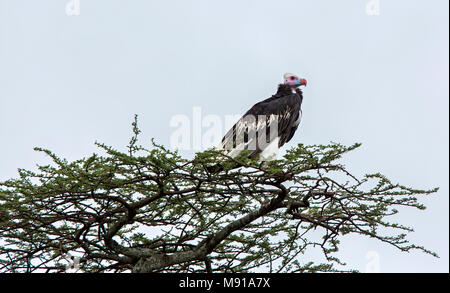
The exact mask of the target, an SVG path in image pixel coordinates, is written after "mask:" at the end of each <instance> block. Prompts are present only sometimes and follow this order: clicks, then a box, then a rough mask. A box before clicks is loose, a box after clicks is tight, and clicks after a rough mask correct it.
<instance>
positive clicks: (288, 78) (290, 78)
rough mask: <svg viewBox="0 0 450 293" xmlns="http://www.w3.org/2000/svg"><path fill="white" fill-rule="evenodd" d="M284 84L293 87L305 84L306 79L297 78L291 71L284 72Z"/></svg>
mask: <svg viewBox="0 0 450 293" xmlns="http://www.w3.org/2000/svg"><path fill="white" fill-rule="evenodd" d="M284 84H287V85H290V86H291V87H293V88H296V87H299V86H301V85H304V86H306V79H304V78H299V77H298V76H297V75H295V74H293V73H286V74H285V75H284Z"/></svg>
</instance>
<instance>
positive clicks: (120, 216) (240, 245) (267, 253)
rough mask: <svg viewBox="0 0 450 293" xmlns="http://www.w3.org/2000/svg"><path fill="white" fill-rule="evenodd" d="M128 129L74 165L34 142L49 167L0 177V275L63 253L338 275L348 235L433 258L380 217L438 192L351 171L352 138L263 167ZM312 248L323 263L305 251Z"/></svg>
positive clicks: (103, 260)
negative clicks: (189, 151)
mask: <svg viewBox="0 0 450 293" xmlns="http://www.w3.org/2000/svg"><path fill="white" fill-rule="evenodd" d="M133 131H134V136H133V137H132V139H131V141H130V143H129V145H128V151H127V152H120V151H118V150H116V149H114V148H112V147H110V146H107V145H105V144H101V143H97V145H98V146H99V147H100V148H101V149H102V150H103V152H104V154H103V155H99V154H93V155H92V156H89V157H87V158H83V159H80V160H77V161H73V162H68V161H67V160H65V159H62V158H60V157H58V156H57V155H56V154H54V153H53V152H51V151H49V150H47V149H42V148H36V150H37V151H40V152H44V153H45V154H47V155H48V156H49V157H50V158H51V159H52V161H53V163H52V164H50V165H44V166H38V168H37V171H36V172H32V171H27V170H23V169H19V178H17V179H10V180H7V181H5V182H0V272H34V271H37V272H60V271H64V264H65V256H67V255H72V256H76V257H79V261H80V269H81V270H82V271H84V272H104V271H114V272H123V271H134V272H202V271H203V272H205V271H206V272H252V271H255V270H258V271H267V272H316V271H336V270H337V269H336V264H343V263H342V262H341V261H340V260H339V259H338V258H337V257H336V254H335V252H337V251H338V247H339V239H341V238H342V237H344V235H346V234H359V235H363V236H367V237H371V238H375V239H377V240H379V241H381V242H385V243H388V244H390V245H392V246H394V247H396V248H398V249H400V250H401V251H410V250H413V249H417V250H421V251H423V252H425V253H428V254H431V255H434V256H436V255H435V254H434V253H433V252H431V251H428V250H427V249H425V248H423V247H420V246H416V245H414V244H411V243H410V242H409V241H408V240H407V239H406V233H407V232H411V231H412V228H410V227H407V226H403V225H401V224H399V223H391V222H389V221H388V218H389V217H390V216H392V215H395V214H397V213H398V209H399V208H401V207H412V208H417V209H424V208H425V207H424V206H423V205H422V204H420V203H419V202H418V200H417V196H423V195H427V194H430V193H433V192H435V191H436V190H437V189H432V190H417V189H412V188H408V187H406V186H402V185H400V184H394V183H392V182H391V181H390V180H389V179H387V178H386V177H385V176H383V175H381V174H379V173H377V174H368V175H366V176H364V177H362V178H356V177H355V176H354V175H352V174H351V173H350V172H349V171H347V170H346V168H345V166H344V165H342V164H340V163H339V162H338V161H340V159H341V157H342V155H344V154H345V153H347V152H350V151H352V150H354V149H356V148H357V147H359V146H360V144H355V145H352V146H343V145H341V144H338V143H331V144H329V145H311V146H306V145H302V144H299V145H298V146H296V147H294V148H292V149H290V150H288V151H287V154H286V155H285V156H284V157H283V158H282V159H280V160H276V161H271V162H268V163H261V162H258V161H257V160H254V159H248V158H245V156H244V155H242V156H240V157H238V158H235V159H232V158H226V160H224V156H225V155H224V154H222V153H221V152H218V151H213V150H208V151H204V152H201V153H198V154H197V155H196V157H195V158H194V159H185V158H183V157H181V156H180V155H179V154H178V153H177V152H176V151H171V150H168V149H167V148H165V147H164V146H162V145H158V144H156V143H155V142H153V143H152V148H150V149H146V148H144V147H143V146H140V145H138V144H137V143H138V135H139V132H140V131H139V129H138V127H137V123H136V120H135V122H134V123H133ZM217 161H220V162H223V163H222V164H223V167H224V168H223V170H221V171H220V172H209V171H208V168H207V167H208V166H211V165H213V164H214V163H215V162H217ZM236 163H238V164H240V165H242V166H243V167H241V168H235V167H234V166H236ZM312 247H316V248H317V247H318V248H320V249H321V251H322V252H323V255H324V256H325V259H324V260H325V261H324V263H314V262H311V261H308V260H307V259H304V257H302V255H303V254H304V253H305V252H306V251H307V250H308V249H309V248H312ZM339 267H340V266H339Z"/></svg>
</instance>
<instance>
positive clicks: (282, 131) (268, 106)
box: [222, 84, 303, 157]
mask: <svg viewBox="0 0 450 293" xmlns="http://www.w3.org/2000/svg"><path fill="white" fill-rule="evenodd" d="M302 101H303V94H302V91H301V90H300V89H299V88H298V87H292V86H290V85H287V84H280V85H279V86H278V90H277V92H276V94H274V95H273V96H272V97H270V98H268V99H266V100H264V101H261V102H259V103H257V104H255V105H254V106H253V107H252V108H251V109H250V110H248V111H247V112H246V113H245V114H244V116H243V117H242V118H241V119H239V121H238V122H237V123H236V124H235V125H234V126H233V127H232V128H231V129H230V130H229V131H228V132H227V133H226V134H225V136H224V137H223V139H222V149H224V150H225V152H226V153H227V154H229V155H230V156H232V157H235V156H237V155H238V154H239V153H240V151H241V150H242V149H247V150H249V151H250V153H249V155H250V156H254V155H257V154H260V153H261V152H263V151H264V150H265V147H267V146H268V145H269V144H270V143H271V142H273V141H274V140H275V139H277V140H278V146H277V148H279V147H281V146H283V145H284V144H285V143H287V142H288V141H290V140H291V139H292V137H293V135H294V133H295V131H296V130H297V128H298V125H299V123H300V119H301V115H302V111H301V105H302ZM273 127H277V133H276V136H273V137H270V130H271V128H273ZM273 130H274V129H272V131H273ZM264 132H265V135H264ZM264 138H265V139H266V141H265V142H266V143H264V142H261V139H262V140H264Z"/></svg>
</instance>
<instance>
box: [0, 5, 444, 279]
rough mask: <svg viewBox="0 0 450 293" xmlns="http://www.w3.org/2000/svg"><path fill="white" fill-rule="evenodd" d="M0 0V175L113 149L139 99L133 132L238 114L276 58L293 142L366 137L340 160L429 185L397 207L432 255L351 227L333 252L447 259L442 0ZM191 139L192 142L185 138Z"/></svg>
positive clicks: (419, 265) (264, 84)
mask: <svg viewBox="0 0 450 293" xmlns="http://www.w3.org/2000/svg"><path fill="white" fill-rule="evenodd" d="M68 2H69V0H67V1H66V0H39V1H32V0H28V1H26V0H0V50H1V51H0V139H1V143H0V180H6V179H8V178H11V177H15V176H17V168H19V167H20V168H26V169H33V168H34V166H35V164H36V163H40V164H45V163H47V162H48V159H47V158H45V157H44V156H43V155H42V154H40V153H36V152H34V151H33V147H35V146H40V147H45V148H49V149H51V150H52V151H54V152H55V153H57V154H59V155H61V156H63V157H66V158H68V159H70V160H74V159H78V158H81V157H84V156H87V155H90V154H91V153H92V152H96V151H97V149H96V147H95V146H94V142H95V141H96V140H97V141H100V142H104V143H106V144H109V145H112V146H114V147H116V148H120V149H124V148H125V145H126V144H127V143H128V141H129V138H130V136H131V126H130V124H131V122H132V119H133V115H134V114H139V117H140V118H139V120H140V127H141V130H142V131H143V134H142V139H143V140H142V141H141V143H142V144H148V145H149V144H150V138H152V137H154V138H155V139H156V141H157V142H159V143H162V144H166V145H167V144H168V143H169V140H170V135H171V133H172V132H173V131H174V129H173V128H171V127H170V124H169V123H170V119H171V118H172V117H173V116H174V115H180V114H181V115H187V116H189V117H191V116H192V111H193V107H201V111H202V114H203V115H209V114H214V115H220V116H223V115H230V114H242V113H244V112H245V111H246V110H247V109H248V108H249V107H251V106H252V105H253V104H255V103H256V102H258V101H260V100H262V99H265V98H267V97H269V96H270V95H272V94H273V93H274V92H275V90H276V86H277V84H278V83H279V82H281V80H282V75H283V74H284V73H285V72H294V73H297V74H298V75H300V76H301V77H304V78H306V79H307V80H308V87H306V89H305V90H304V103H303V119H302V123H301V126H300V129H299V131H298V132H297V133H296V134H295V136H294V138H293V139H292V141H291V142H290V143H289V144H288V145H286V146H285V148H289V147H290V146H292V145H295V144H297V143H306V144H319V143H328V142H330V141H334V142H340V143H344V144H352V143H354V142H361V143H363V146H362V147H361V148H360V149H359V150H357V151H355V152H353V153H350V154H348V155H347V156H346V157H345V158H344V160H343V162H344V163H346V165H347V166H348V167H349V169H350V170H352V171H354V173H356V174H363V173H370V172H378V171H379V172H381V173H383V174H385V175H387V176H388V177H389V178H391V179H392V180H393V181H394V182H400V183H402V184H404V185H410V186H413V187H416V188H423V189H427V188H432V187H436V186H438V187H440V188H441V189H440V191H439V192H438V193H437V194H435V195H433V196H429V197H427V198H426V199H425V200H423V201H422V202H423V203H424V204H425V205H427V207H428V209H427V210H425V211H418V210H406V211H402V213H400V214H399V215H398V217H397V219H398V221H399V222H401V223H402V224H405V225H408V226H412V227H414V228H415V232H414V233H411V234H410V235H409V239H411V240H413V242H415V243H416V244H419V245H424V246H425V247H427V248H428V249H430V250H433V251H436V252H437V253H438V254H439V255H440V256H441V258H439V259H436V258H433V257H431V256H428V255H425V254H422V253H419V252H413V253H409V254H405V253H401V252H399V251H397V250H395V249H394V248H393V247H390V246H387V245H385V244H381V243H379V242H377V241H375V240H371V239H365V238H360V237H347V238H343V239H344V241H343V242H342V246H341V250H340V252H339V256H340V257H341V259H342V260H343V261H345V262H347V263H348V265H349V266H348V267H349V268H356V269H359V270H360V271H365V268H366V266H367V263H368V259H367V258H366V257H368V256H370V255H372V254H373V253H372V252H375V253H376V254H377V255H378V256H379V267H380V271H381V272H448V270H449V269H448V268H449V261H448V260H449V234H448V231H449V227H448V223H449V208H448V206H449V202H448V197H449V180H448V176H449V163H448V161H449V156H448V153H449V136H448V132H449V112H448V111H449V110H448V109H449V103H448V101H449V100H448V95H449V86H448V78H449V70H448V64H449V59H448V52H449V46H448V44H449V42H448V19H449V17H448V9H449V7H448V6H449V2H448V1H447V0H433V1H419V0H414V1H412V0H389V1H387V0H380V1H379V3H380V6H379V8H380V10H379V15H372V16H369V15H368V14H367V13H366V5H367V3H368V2H369V0H367V1H366V0H340V1H335V0H322V1H317V0H314V1H313V0H309V1H306V0H304V1H301V0H291V1H288V0H280V1H264V0H245V1H242V0H240V1H237V0H227V1H206V0H205V1H200V0H179V1H174V0H166V1H149V0H145V1H144V0H140V1H139V0H134V1H119V0H89V1H88V0H81V1H80V4H81V5H80V11H79V12H80V15H79V16H69V15H67V13H66V4H67V3H68ZM185 153H186V155H191V154H192V153H189V152H185Z"/></svg>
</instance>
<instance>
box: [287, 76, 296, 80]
mask: <svg viewBox="0 0 450 293" xmlns="http://www.w3.org/2000/svg"><path fill="white" fill-rule="evenodd" d="M296 79H297V77H295V76H290V77H289V80H296Z"/></svg>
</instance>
